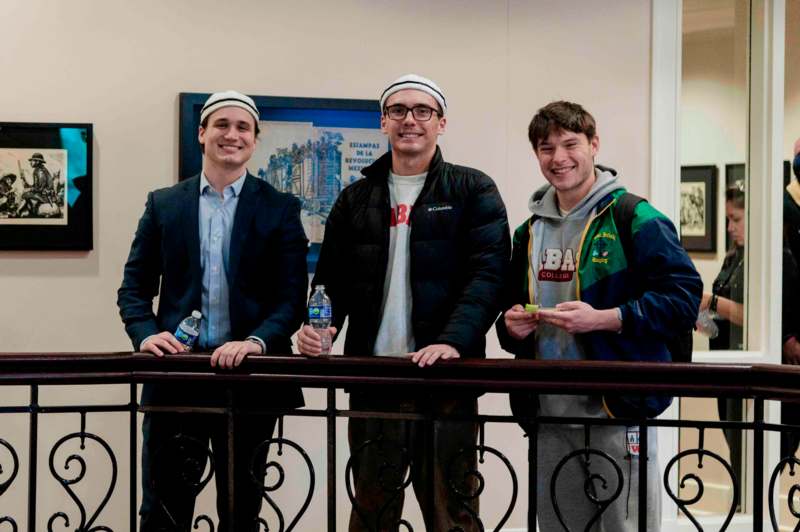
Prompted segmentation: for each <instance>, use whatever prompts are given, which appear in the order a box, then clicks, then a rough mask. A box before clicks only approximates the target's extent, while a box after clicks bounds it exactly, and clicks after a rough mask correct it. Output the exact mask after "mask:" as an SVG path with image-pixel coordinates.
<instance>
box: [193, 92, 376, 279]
mask: <svg viewBox="0 0 800 532" xmlns="http://www.w3.org/2000/svg"><path fill="white" fill-rule="evenodd" d="M209 96H210V94H198V93H181V94H180V154H179V160H180V162H179V166H178V173H179V175H180V178H181V179H186V178H189V177H192V176H194V175H196V174H198V173H199V172H200V170H201V167H202V154H201V152H200V145H199V143H198V141H197V132H198V128H199V127H200V111H201V109H202V107H203V104H204V103H205V101H206V100H207V99H208V97H209ZM251 97H252V98H253V100H254V101H255V103H256V106H258V111H259V115H260V118H261V121H260V123H259V127H260V129H261V134H260V135H259V138H258V142H257V143H256V149H255V152H254V153H253V157H252V159H250V162H249V163H248V165H247V169H248V170H249V172H250V173H251V174H253V175H254V176H256V177H258V178H259V179H263V180H265V181H267V182H268V183H269V184H271V185H272V186H274V187H275V188H277V189H278V190H280V191H282V192H291V193H292V194H294V195H295V196H297V197H298V198H299V199H300V202H301V207H302V211H301V217H302V221H303V228H304V229H305V231H306V236H308V239H309V241H310V247H309V252H308V271H309V272H313V271H314V269H315V268H316V264H317V258H318V257H319V248H320V244H321V243H322V237H323V235H324V234H325V222H326V220H327V218H328V214H329V213H330V210H331V207H332V206H333V203H334V201H335V200H336V197H337V196H338V195H339V192H341V190H342V188H344V187H345V186H347V185H349V184H350V183H353V182H355V181H357V180H358V179H361V177H362V176H361V169H362V168H364V167H365V166H369V165H370V164H372V163H373V162H374V161H375V160H376V159H378V157H380V156H381V155H383V154H384V153H386V152H387V151H388V150H389V142H388V139H387V138H386V136H385V135H383V133H381V130H380V118H381V112H380V106H379V103H378V101H377V100H342V99H331V98H290V97H277V96H251Z"/></svg>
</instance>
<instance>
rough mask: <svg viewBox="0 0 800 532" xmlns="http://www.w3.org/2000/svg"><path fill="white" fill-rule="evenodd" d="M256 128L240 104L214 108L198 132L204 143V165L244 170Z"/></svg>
mask: <svg viewBox="0 0 800 532" xmlns="http://www.w3.org/2000/svg"><path fill="white" fill-rule="evenodd" d="M255 129H256V124H255V119H253V116H252V115H251V114H250V113H248V112H247V111H245V110H244V109H242V108H240V107H223V108H222V109H218V110H217V111H214V112H213V113H212V114H211V115H210V116H209V117H208V122H207V125H206V127H203V126H200V130H199V133H198V135H197V139H198V141H199V142H200V144H202V145H203V169H204V170H206V169H208V170H213V169H217V170H220V171H223V172H225V173H228V172H239V173H243V172H244V170H245V165H246V164H247V161H249V160H250V157H252V156H253V151H254V150H255V145H256V131H255ZM206 174H208V171H206Z"/></svg>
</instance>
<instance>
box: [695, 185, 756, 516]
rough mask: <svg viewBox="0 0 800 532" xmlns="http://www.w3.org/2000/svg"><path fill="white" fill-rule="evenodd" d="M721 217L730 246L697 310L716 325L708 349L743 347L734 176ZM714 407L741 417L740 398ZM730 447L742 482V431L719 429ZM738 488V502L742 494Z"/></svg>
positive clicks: (725, 417) (741, 200)
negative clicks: (706, 313)
mask: <svg viewBox="0 0 800 532" xmlns="http://www.w3.org/2000/svg"><path fill="white" fill-rule="evenodd" d="M725 220H726V227H727V231H728V234H729V235H730V238H731V248H730V249H729V250H728V252H727V253H726V255H725V260H724V261H723V262H722V268H721V269H720V271H719V274H717V278H716V279H714V284H713V285H712V286H711V292H704V293H703V299H702V301H701V302H700V312H708V313H710V315H711V317H713V319H714V323H715V324H716V326H717V331H718V332H717V334H716V335H712V336H711V337H709V339H708V346H709V349H711V350H712V351H713V350H733V351H741V350H742V349H744V329H743V324H744V263H745V247H744V243H745V220H746V216H745V196H744V181H742V180H738V181H736V182H735V183H734V184H733V185H731V186H730V187H728V189H727V190H726V191H725ZM717 409H718V411H719V419H720V420H721V421H742V420H743V419H744V411H743V400H742V399H741V398H734V397H718V398H717ZM723 433H724V434H725V441H726V442H727V443H728V449H729V450H730V462H731V467H732V468H733V471H734V473H735V474H736V484H737V486H738V487H741V485H742V475H743V471H742V431H741V430H738V429H723ZM742 495H743V494H742V492H741V489H739V504H740V505H741V497H742Z"/></svg>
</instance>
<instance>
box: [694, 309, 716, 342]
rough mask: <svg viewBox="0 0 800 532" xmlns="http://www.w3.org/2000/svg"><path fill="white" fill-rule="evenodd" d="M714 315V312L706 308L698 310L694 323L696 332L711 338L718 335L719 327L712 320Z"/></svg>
mask: <svg viewBox="0 0 800 532" xmlns="http://www.w3.org/2000/svg"><path fill="white" fill-rule="evenodd" d="M715 316H716V314H715V313H713V312H711V311H710V310H708V309H706V310H702V311H700V314H698V315H697V323H695V325H696V326H697V332H699V333H701V334H704V335H706V336H708V337H709V338H712V339H713V338H716V337H717V336H719V327H718V326H717V323H716V322H715V321H714V317H715Z"/></svg>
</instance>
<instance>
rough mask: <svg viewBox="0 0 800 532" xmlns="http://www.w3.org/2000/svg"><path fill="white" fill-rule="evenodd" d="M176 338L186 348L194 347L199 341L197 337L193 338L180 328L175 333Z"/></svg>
mask: <svg viewBox="0 0 800 532" xmlns="http://www.w3.org/2000/svg"><path fill="white" fill-rule="evenodd" d="M175 338H176V339H177V340H178V341H179V342H180V343H182V344H183V345H185V346H186V347H189V348H191V347H192V346H193V345H194V341H195V340H196V339H197V336H191V335H189V333H187V332H186V331H184V330H183V329H182V328H181V327H178V330H177V331H175Z"/></svg>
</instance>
